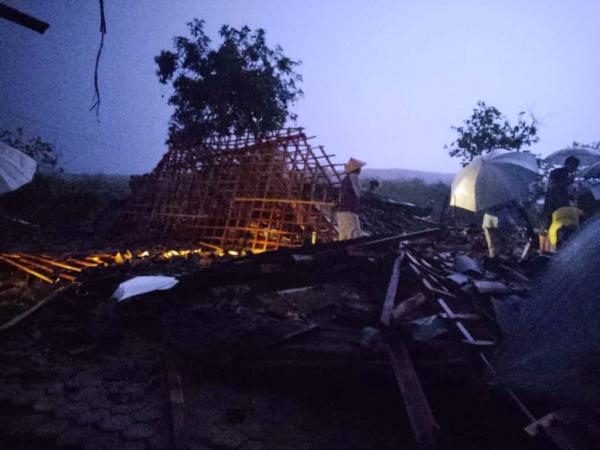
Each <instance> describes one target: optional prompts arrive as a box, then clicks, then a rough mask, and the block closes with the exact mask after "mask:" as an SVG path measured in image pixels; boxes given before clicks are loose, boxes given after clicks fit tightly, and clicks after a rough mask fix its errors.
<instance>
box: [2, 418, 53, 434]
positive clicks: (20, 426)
mask: <svg viewBox="0 0 600 450" xmlns="http://www.w3.org/2000/svg"><path fill="white" fill-rule="evenodd" d="M43 421H44V416H43V415H42V414H28V415H26V416H21V417H19V418H18V419H16V420H14V421H12V422H10V423H9V424H8V426H7V431H8V433H9V434H27V433H29V432H30V431H31V430H33V429H35V428H36V427H37V426H39V425H40V424H41V423H42V422H43Z"/></svg>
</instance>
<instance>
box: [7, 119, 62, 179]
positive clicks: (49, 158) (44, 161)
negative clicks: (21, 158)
mask: <svg viewBox="0 0 600 450" xmlns="http://www.w3.org/2000/svg"><path fill="white" fill-rule="evenodd" d="M0 141H2V142H4V143H6V144H8V145H10V146H11V147H14V148H17V149H19V150H21V151H22V152H23V153H25V154H26V155H28V156H31V157H32V158H33V159H34V160H35V161H36V162H37V164H38V170H39V171H40V172H43V173H54V172H56V171H61V169H60V167H59V165H58V153H57V152H56V148H55V147H54V145H53V144H50V143H49V142H45V141H43V140H42V138H41V137H39V136H38V137H35V138H29V139H26V138H25V137H24V136H23V129H22V128H17V131H16V132H12V131H3V132H0Z"/></svg>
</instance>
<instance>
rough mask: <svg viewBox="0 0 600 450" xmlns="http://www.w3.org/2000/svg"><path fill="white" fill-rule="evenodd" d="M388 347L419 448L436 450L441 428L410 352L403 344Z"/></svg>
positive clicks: (421, 449) (397, 343)
mask: <svg viewBox="0 0 600 450" xmlns="http://www.w3.org/2000/svg"><path fill="white" fill-rule="evenodd" d="M386 347H387V352H388V356H389V358H390V363H391V365H392V368H393V369H394V376H395V377H396V382H397V383H398V388H399V389H400V393H401V394H402V398H403V400H404V406H405V407H406V412H407V414H408V420H409V421H410V425H411V427H412V430H413V433H414V435H415V440H416V442H417V447H418V448H419V449H420V450H435V449H436V448H437V447H436V443H435V433H436V431H437V430H438V429H439V426H438V424H437V422H436V421H435V418H434V417H433V413H432V412H431V408H430V407H429V403H428V402H427V398H426V397H425V393H424V392H423V388H422V386H421V382H420V381H419V377H418V376H417V373H416V371H415V368H414V366H413V363H412V361H411V359H410V355H409V353H408V350H407V349H406V347H405V346H404V345H403V344H402V343H401V342H396V343H394V344H393V347H392V346H391V345H389V344H386Z"/></svg>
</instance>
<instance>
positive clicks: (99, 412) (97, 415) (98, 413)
mask: <svg viewBox="0 0 600 450" xmlns="http://www.w3.org/2000/svg"><path fill="white" fill-rule="evenodd" d="M109 416H110V413H109V412H108V409H91V410H89V411H86V412H85V413H83V414H81V415H80V416H78V417H76V418H75V420H77V423H78V424H79V425H89V424H93V423H98V422H100V421H101V420H104V419H106V418H107V417H109Z"/></svg>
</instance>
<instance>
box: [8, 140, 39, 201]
mask: <svg viewBox="0 0 600 450" xmlns="http://www.w3.org/2000/svg"><path fill="white" fill-rule="evenodd" d="M36 169H37V164H36V162H35V161H34V160H33V159H32V158H30V157H29V156H27V155H26V154H25V153H23V152H21V151H19V150H17V149H16V148H13V147H11V146H10V145H7V144H5V143H4V142H0V195H1V194H4V193H5V192H10V191H14V190H15V189H19V188H20V187H21V186H23V185H24V184H27V183H29V182H30V181H31V179H32V178H33V175H35V171H36Z"/></svg>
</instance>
